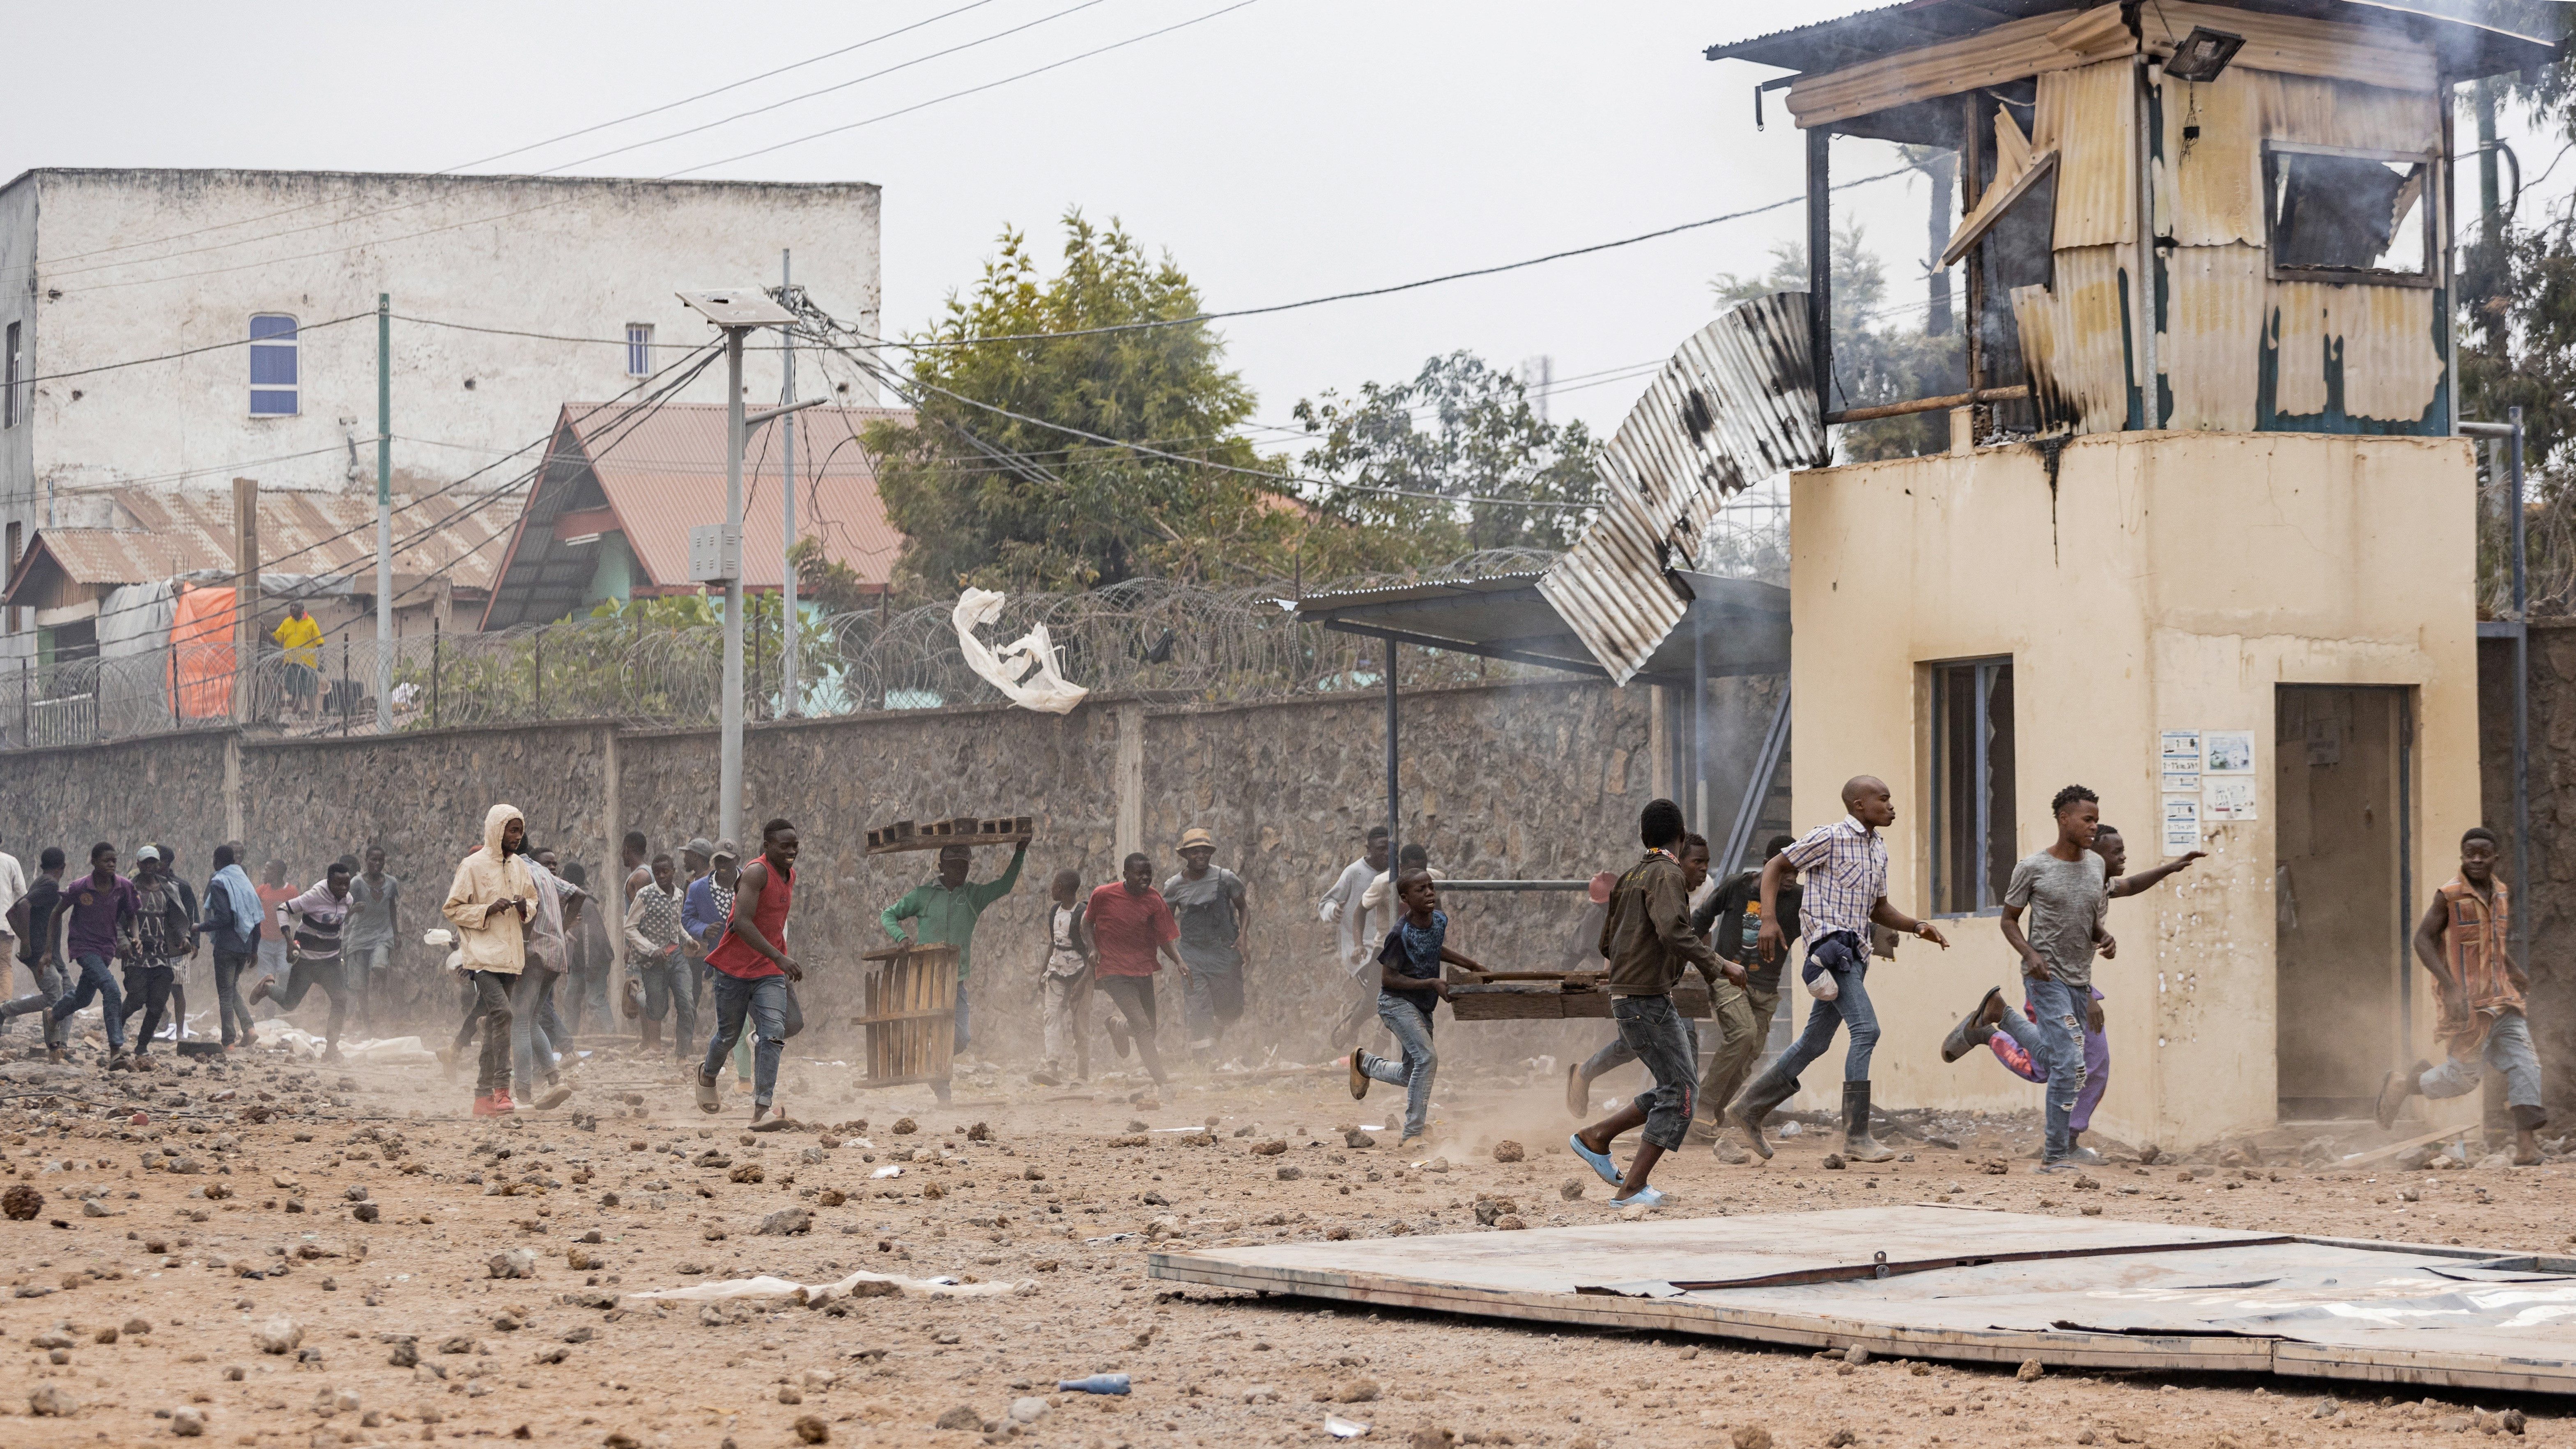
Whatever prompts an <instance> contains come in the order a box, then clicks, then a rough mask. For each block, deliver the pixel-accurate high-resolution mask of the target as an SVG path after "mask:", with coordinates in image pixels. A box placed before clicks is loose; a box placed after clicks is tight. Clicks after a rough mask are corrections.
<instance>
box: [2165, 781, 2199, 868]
mask: <svg viewBox="0 0 2576 1449" xmlns="http://www.w3.org/2000/svg"><path fill="white" fill-rule="evenodd" d="M2198 849H2200V800H2199V798H2198V797H2197V796H2192V795H2167V796H2166V797H2165V854H2166V855H2167V856H2176V855H2188V854H2190V853H2191V852H2193V851H2195V850H2198Z"/></svg>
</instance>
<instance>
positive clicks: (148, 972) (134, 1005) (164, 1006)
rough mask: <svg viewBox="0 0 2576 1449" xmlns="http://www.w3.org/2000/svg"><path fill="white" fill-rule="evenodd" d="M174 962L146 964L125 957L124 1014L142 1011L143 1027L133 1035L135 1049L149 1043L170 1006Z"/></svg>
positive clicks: (140, 1048) (159, 1028)
mask: <svg viewBox="0 0 2576 1449" xmlns="http://www.w3.org/2000/svg"><path fill="white" fill-rule="evenodd" d="M181 959H182V960H184V959H185V958H184V957H183V958H181ZM178 965H179V962H177V961H158V962H154V963H152V964H150V965H146V964H144V963H142V962H137V961H129V962H127V963H126V965H125V1014H126V1015H128V1016H132V1015H133V1014H134V1013H136V1012H138V1011H139V1012H142V1013H143V1029H142V1030H141V1031H140V1032H138V1033H137V1034H136V1035H135V1039H134V1049H135V1050H136V1051H138V1052H140V1051H143V1050H145V1049H146V1048H148V1047H150V1046H151V1045H152V1038H153V1037H154V1036H155V1035H156V1034H158V1033H159V1032H160V1030H161V1018H162V1016H163V1015H164V1014H166V1013H167V1012H168V1011H169V1009H170V987H171V985H172V984H173V983H174V982H176V981H177V980H178V975H179V973H178V970H177V967H178ZM181 1025H182V1026H185V1023H184V1022H183V1023H181Z"/></svg>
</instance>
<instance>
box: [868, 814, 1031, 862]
mask: <svg viewBox="0 0 2576 1449" xmlns="http://www.w3.org/2000/svg"><path fill="white" fill-rule="evenodd" d="M1036 835H1037V817H1035V816H1033V815H993V816H977V815H959V816H956V817H954V818H952V819H948V820H922V821H915V820H898V821H896V822H895V823H893V824H892V825H881V826H878V827H877V828H876V829H874V830H871V831H869V832H868V847H867V853H868V854H870V855H895V854H899V853H901V852H903V851H907V850H939V849H942V848H943V847H946V846H951V845H967V846H974V845H1026V844H1028V843H1029V841H1031V840H1032V839H1034V838H1036Z"/></svg>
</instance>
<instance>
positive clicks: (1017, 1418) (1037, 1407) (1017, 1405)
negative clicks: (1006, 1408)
mask: <svg viewBox="0 0 2576 1449" xmlns="http://www.w3.org/2000/svg"><path fill="white" fill-rule="evenodd" d="M1054 1412H1055V1410H1054V1409H1053V1408H1051V1407H1049V1406H1048V1404H1047V1401H1046V1400H1044V1399H1041V1398H1037V1397H1035V1396H1034V1395H1032V1396H1029V1397H1025V1398H1017V1399H1013V1400H1011V1419H1012V1422H1014V1423H1020V1424H1034V1423H1036V1422H1037V1421H1038V1420H1040V1419H1043V1418H1045V1417H1046V1416H1047V1415H1049V1414H1052V1413H1054Z"/></svg>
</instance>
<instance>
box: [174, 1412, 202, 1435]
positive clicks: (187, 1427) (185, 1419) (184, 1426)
mask: <svg viewBox="0 0 2576 1449" xmlns="http://www.w3.org/2000/svg"><path fill="white" fill-rule="evenodd" d="M170 1432H171V1433H173V1434H176V1435H178V1436H179V1437H180V1438H182V1439H197V1438H202V1437H204V1435H205V1432H206V1416H205V1415H204V1414H202V1413H199V1412H198V1411H197V1410H195V1409H190V1408H177V1409H172V1410H171V1411H170Z"/></svg>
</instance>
